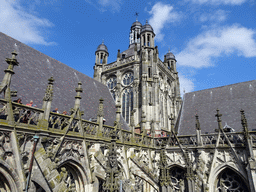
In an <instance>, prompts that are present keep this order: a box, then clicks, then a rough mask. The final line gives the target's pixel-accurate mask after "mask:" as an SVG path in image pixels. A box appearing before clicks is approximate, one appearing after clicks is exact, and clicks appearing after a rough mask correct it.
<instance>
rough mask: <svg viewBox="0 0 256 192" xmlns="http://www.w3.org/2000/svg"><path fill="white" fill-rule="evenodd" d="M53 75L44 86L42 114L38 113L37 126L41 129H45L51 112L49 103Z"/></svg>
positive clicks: (51, 97)
mask: <svg viewBox="0 0 256 192" xmlns="http://www.w3.org/2000/svg"><path fill="white" fill-rule="evenodd" d="M53 82H54V79H53V77H51V78H49V79H48V86H47V88H46V91H45V94H44V98H43V106H42V109H43V110H44V113H43V114H40V117H39V127H41V128H42V129H47V127H48V120H49V116H50V112H51V105H52V99H53Z"/></svg>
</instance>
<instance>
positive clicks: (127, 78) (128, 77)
mask: <svg viewBox="0 0 256 192" xmlns="http://www.w3.org/2000/svg"><path fill="white" fill-rule="evenodd" d="M133 79H134V76H133V73H132V72H128V73H125V74H124V76H123V84H124V85H125V86H127V85H130V84H131V83H132V82H133Z"/></svg>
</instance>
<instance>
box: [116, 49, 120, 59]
mask: <svg viewBox="0 0 256 192" xmlns="http://www.w3.org/2000/svg"><path fill="white" fill-rule="evenodd" d="M117 58H121V54H120V49H118V51H117Z"/></svg>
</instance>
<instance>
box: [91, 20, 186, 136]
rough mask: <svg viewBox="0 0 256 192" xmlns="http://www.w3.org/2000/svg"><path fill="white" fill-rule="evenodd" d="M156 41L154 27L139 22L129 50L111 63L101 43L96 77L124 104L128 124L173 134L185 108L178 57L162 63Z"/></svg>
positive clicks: (166, 57) (149, 131)
mask: <svg viewBox="0 0 256 192" xmlns="http://www.w3.org/2000/svg"><path fill="white" fill-rule="evenodd" d="M154 38H155V33H154V30H153V28H152V26H151V25H150V24H149V23H148V22H147V21H146V23H145V25H142V24H141V23H140V22H139V21H138V20H136V21H135V22H134V23H133V24H132V26H131V28H130V35H129V47H128V49H127V50H125V51H123V52H120V50H118V52H117V59H116V61H114V62H112V63H107V59H106V58H107V56H108V49H107V46H106V45H104V44H101V45H99V46H98V48H97V50H96V52H95V54H96V62H95V66H94V78H95V79H97V80H98V81H100V82H102V83H103V84H105V85H107V86H108V88H109V91H110V92H111V94H112V96H113V99H114V100H115V102H116V104H121V114H122V117H123V118H124V120H125V121H126V122H127V124H128V125H130V127H131V128H132V129H136V130H137V131H138V132H141V131H146V133H147V134H148V135H153V134H156V135H159V134H161V130H169V131H170V130H171V119H174V122H176V120H177V118H178V115H179V111H180V106H181V97H180V85H179V77H178V72H177V71H176V59H175V56H174V55H173V54H172V53H171V52H170V51H169V52H168V53H167V54H166V55H165V59H164V61H161V59H159V57H158V55H159V54H158V48H157V46H155V41H154ZM104 58H105V59H104ZM101 59H103V60H102V61H101Z"/></svg>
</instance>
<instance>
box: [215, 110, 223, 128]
mask: <svg viewBox="0 0 256 192" xmlns="http://www.w3.org/2000/svg"><path fill="white" fill-rule="evenodd" d="M216 111H217V114H216V115H215V117H217V121H218V126H219V129H222V124H221V116H222V114H220V113H219V111H220V110H219V109H217V110H216Z"/></svg>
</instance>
